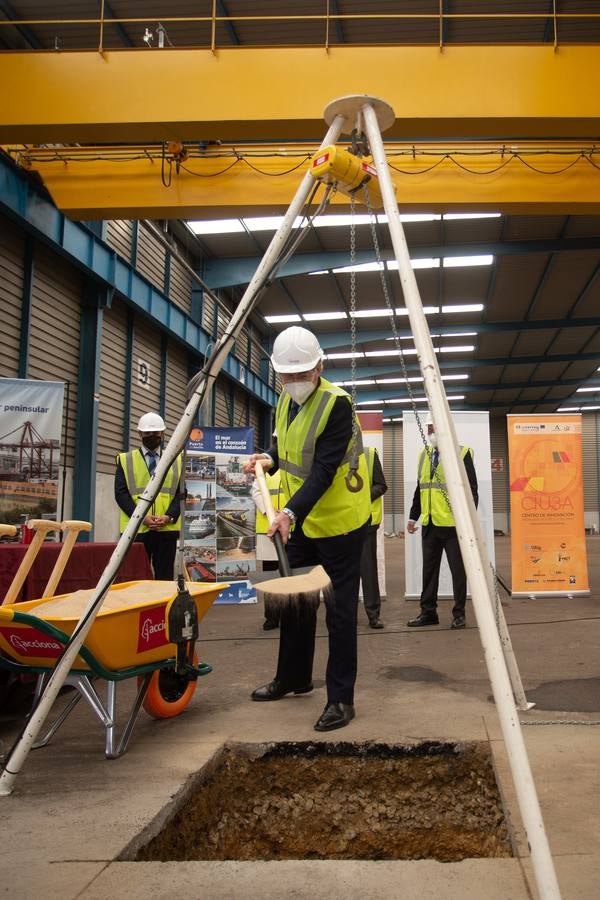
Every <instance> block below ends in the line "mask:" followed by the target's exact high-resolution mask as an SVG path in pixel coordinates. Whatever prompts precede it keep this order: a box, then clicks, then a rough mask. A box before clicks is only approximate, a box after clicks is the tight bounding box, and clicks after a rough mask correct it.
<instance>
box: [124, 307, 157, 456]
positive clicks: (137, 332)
mask: <svg viewBox="0 0 600 900" xmlns="http://www.w3.org/2000/svg"><path fill="white" fill-rule="evenodd" d="M159 409H160V333H159V332H158V331H156V330H155V329H153V328H152V326H151V325H149V324H148V322H146V320H145V319H142V318H141V316H137V317H136V319H135V324H134V328H133V360H132V373H131V419H130V422H129V428H130V433H129V441H130V444H131V446H132V447H136V446H137V444H138V443H139V437H138V433H137V423H138V421H139V418H140V416H142V415H143V414H144V413H147V412H158V411H159Z"/></svg>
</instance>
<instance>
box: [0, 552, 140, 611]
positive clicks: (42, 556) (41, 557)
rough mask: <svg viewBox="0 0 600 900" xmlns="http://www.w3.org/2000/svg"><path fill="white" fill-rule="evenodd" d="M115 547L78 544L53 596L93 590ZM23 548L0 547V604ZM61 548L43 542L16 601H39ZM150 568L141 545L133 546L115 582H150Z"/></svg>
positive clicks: (19, 560)
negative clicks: (86, 589)
mask: <svg viewBox="0 0 600 900" xmlns="http://www.w3.org/2000/svg"><path fill="white" fill-rule="evenodd" d="M115 547H116V544H113V543H93V542H78V543H76V544H75V545H74V546H73V550H72V552H71V555H70V557H69V559H68V560H67V565H66V566H65V571H64V572H63V575H62V578H61V579H60V581H59V583H58V586H57V588H56V590H55V592H54V593H55V594H66V593H67V592H69V591H77V590H79V589H80V588H92V587H96V584H97V583H98V579H99V578H100V575H101V574H102V572H103V571H104V569H105V567H106V564H107V563H108V560H109V559H110V557H111V555H112V552H113V550H114V549H115ZM27 548H28V545H27V544H17V543H5V542H2V543H0V602H2V599H3V598H4V596H5V595H6V591H7V590H8V588H9V586H10V583H11V581H12V580H13V577H14V575H15V573H16V571H17V569H18V568H19V565H20V563H21V560H22V559H23V557H24V556H25V553H26V552H27ZM61 548H62V544H59V543H57V542H56V541H45V542H44V543H43V544H42V546H41V547H40V551H39V553H38V555H37V556H36V558H35V560H34V562H33V565H32V567H31V569H30V570H29V573H28V575H27V578H26V579H25V583H24V584H23V587H22V589H21V591H20V593H19V596H18V597H17V600H35V599H36V598H37V597H41V596H42V593H43V591H44V588H45V587H46V584H47V583H48V579H49V578H50V573H51V572H52V569H53V568H54V563H55V562H56V560H57V558H58V554H59V553H60V551H61ZM152 577H153V576H152V568H151V566H150V561H149V559H148V555H147V553H146V548H145V547H144V545H143V544H141V543H137V544H136V543H133V544H132V545H131V547H130V548H129V552H128V553H127V556H126V557H125V559H124V560H123V562H122V563H121V566H120V568H119V572H118V574H117V577H116V578H115V582H121V581H140V580H147V579H152Z"/></svg>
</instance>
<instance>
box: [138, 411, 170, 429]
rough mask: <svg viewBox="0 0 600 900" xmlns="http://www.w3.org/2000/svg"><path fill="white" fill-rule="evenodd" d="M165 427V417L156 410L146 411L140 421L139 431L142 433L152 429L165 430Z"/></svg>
mask: <svg viewBox="0 0 600 900" xmlns="http://www.w3.org/2000/svg"><path fill="white" fill-rule="evenodd" d="M165 427H166V426H165V423H164V419H163V417H162V416H159V414H158V413H154V412H149V413H144V415H143V416H142V417H141V419H140V421H139V422H138V431H141V432H142V434H145V433H147V432H152V431H164V430H165Z"/></svg>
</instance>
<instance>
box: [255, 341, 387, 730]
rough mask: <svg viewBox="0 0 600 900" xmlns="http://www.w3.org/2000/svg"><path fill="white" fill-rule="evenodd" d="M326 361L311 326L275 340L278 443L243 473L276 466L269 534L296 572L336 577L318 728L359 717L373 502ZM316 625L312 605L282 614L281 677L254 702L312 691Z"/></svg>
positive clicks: (354, 424)
mask: <svg viewBox="0 0 600 900" xmlns="http://www.w3.org/2000/svg"><path fill="white" fill-rule="evenodd" d="M322 358H323V351H322V350H321V347H320V346H319V342H318V340H317V338H316V337H315V336H314V334H312V332H310V331H308V330H307V329H306V328H301V327H299V326H297V325H294V326H292V327H290V328H286V329H285V330H284V331H282V332H281V334H279V335H278V336H277V338H276V339H275V342H274V344H273V353H272V356H271V362H272V364H273V368H274V369H275V371H276V372H277V373H278V374H279V375H280V376H281V381H282V383H283V391H282V393H281V396H280V397H279V402H278V403H277V410H276V414H275V434H276V443H274V444H273V446H272V447H270V448H269V451H268V453H267V454H253V455H252V456H251V457H250V459H249V461H248V462H247V463H246V471H254V467H255V465H256V461H257V459H259V458H264V457H265V456H266V457H267V459H268V462H269V463H272V464H273V465H272V467H270V468H271V470H277V469H279V470H280V471H281V487H282V490H283V495H284V507H283V509H282V510H281V511H280V512H279V513H278V514H277V516H276V517H275V520H274V522H273V524H272V525H271V527H270V528H269V532H268V534H269V536H271V535H273V534H274V533H275V532H276V531H278V532H279V533H280V535H281V538H282V540H283V542H284V543H287V553H288V559H289V562H290V565H291V567H292V568H301V567H304V566H315V565H322V566H323V568H324V569H325V571H326V572H327V575H328V576H329V578H330V579H331V583H332V586H333V592H334V601H333V602H332V603H328V604H327V608H326V622H327V630H328V632H329V657H328V661H327V670H326V676H325V680H326V684H327V703H326V705H325V709H324V710H323V712H322V714H321V716H320V717H319V719H318V721H317V722H316V724H315V730H316V731H331V730H332V729H334V728H343V727H344V726H345V725H348V723H349V722H350V721H351V720H352V719H353V718H354V715H355V711H354V685H355V682H356V670H357V633H356V628H357V610H358V589H359V583H360V558H361V553H362V548H363V544H364V541H365V538H366V533H367V523H368V521H369V518H370V516H371V500H370V493H369V475H368V471H367V463H366V459H365V455H364V453H363V448H362V432H361V430H360V425H359V423H358V420H357V418H356V415H355V413H354V411H353V409H352V400H351V397H350V395H349V394H347V393H346V391H344V390H343V389H342V388H340V387H337V386H336V385H334V384H332V383H331V382H329V381H327V380H326V379H325V378H323V377H322V376H321V370H322V367H323V366H322ZM357 476H358V477H357ZM348 484H350V486H351V487H352V488H353V490H350V489H349V486H348ZM288 539H289V543H288ZM316 620H317V616H316V611H315V610H314V609H312V608H310V607H307V608H306V609H303V610H302V611H301V612H297V611H296V610H294V609H288V608H285V610H284V611H283V612H282V615H281V625H280V632H279V634H280V637H279V659H278V663H277V672H276V674H275V677H274V679H273V680H272V681H270V682H268V683H267V684H265V685H262V686H261V687H259V688H257V689H256V690H255V691H253V692H252V695H251V696H252V699H253V700H263V701H264V700H280V699H281V698H282V697H285V696H286V694H306V693H308V692H310V691H312V689H313V683H312V669H313V656H314V649H315V634H316V623H317V622H316Z"/></svg>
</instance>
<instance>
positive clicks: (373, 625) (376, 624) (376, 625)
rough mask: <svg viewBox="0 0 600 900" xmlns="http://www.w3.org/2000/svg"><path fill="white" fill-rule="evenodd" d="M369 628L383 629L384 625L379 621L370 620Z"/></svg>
mask: <svg viewBox="0 0 600 900" xmlns="http://www.w3.org/2000/svg"><path fill="white" fill-rule="evenodd" d="M369 628H385V625H384V624H383V622H381V621H380V620H379V619H372V620H371V621H370V622H369Z"/></svg>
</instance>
